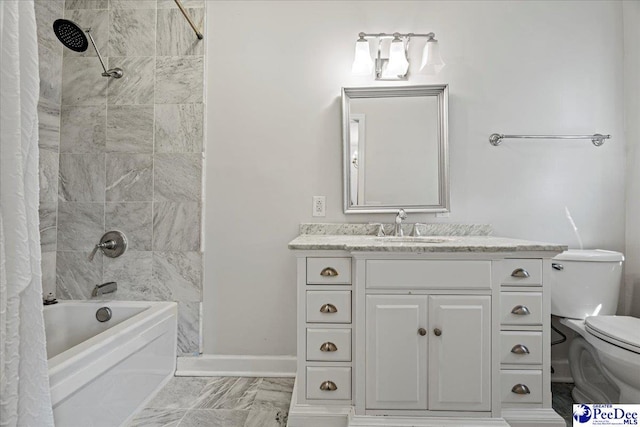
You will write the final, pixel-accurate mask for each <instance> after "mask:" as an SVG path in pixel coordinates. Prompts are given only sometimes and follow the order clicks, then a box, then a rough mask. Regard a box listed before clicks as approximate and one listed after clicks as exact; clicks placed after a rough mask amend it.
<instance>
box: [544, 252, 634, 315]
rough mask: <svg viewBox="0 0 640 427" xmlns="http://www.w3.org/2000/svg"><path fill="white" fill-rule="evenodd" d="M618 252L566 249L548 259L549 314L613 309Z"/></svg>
mask: <svg viewBox="0 0 640 427" xmlns="http://www.w3.org/2000/svg"><path fill="white" fill-rule="evenodd" d="M623 261H624V255H622V254H621V253H620V252H613V251H605V250H601V249H593V250H578V249H570V250H568V251H564V252H563V253H561V254H559V255H558V256H556V257H555V258H553V260H552V267H553V268H552V269H551V278H552V280H551V314H553V315H555V316H561V317H570V318H573V319H584V318H585V317H587V316H597V315H610V314H615V313H616V308H617V307H618V295H619V293H620V284H621V279H622V262H623Z"/></svg>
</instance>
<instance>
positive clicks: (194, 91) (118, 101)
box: [37, 0, 205, 355]
mask: <svg viewBox="0 0 640 427" xmlns="http://www.w3.org/2000/svg"><path fill="white" fill-rule="evenodd" d="M37 1H38V2H40V3H42V5H41V9H42V13H41V15H42V20H41V21H42V22H41V21H39V22H38V25H39V31H40V30H41V31H42V33H43V34H46V35H47V37H48V38H47V39H46V43H44V42H43V43H42V45H43V49H48V50H53V49H55V52H57V53H58V56H59V61H58V62H59V64H58V65H57V68H56V67H53V66H48V67H49V68H50V70H51V74H55V77H56V78H57V83H58V86H57V90H56V88H55V87H49V86H45V87H44V89H43V91H44V92H45V93H46V96H47V97H53V96H57V104H56V105H57V109H54V108H53V107H51V106H49V105H48V104H47V105H45V106H43V108H42V111H43V114H44V113H48V114H47V116H46V117H45V120H42V119H41V123H42V125H41V127H44V128H45V129H44V132H43V131H42V130H41V135H42V133H46V134H47V135H49V134H50V135H51V140H49V139H47V140H46V141H44V142H42V143H44V144H45V147H47V149H49V151H51V154H46V152H45V156H44V157H42V158H41V162H42V164H43V166H42V168H41V181H42V187H43V189H44V191H43V192H42V193H41V199H42V198H44V201H46V202H47V203H48V204H47V203H42V204H41V229H42V235H43V239H42V246H43V250H44V249H45V248H46V250H48V251H50V252H51V254H52V257H53V260H47V261H46V265H47V266H48V268H49V269H50V270H51V269H52V268H53V269H54V271H53V272H49V274H50V277H51V280H52V281H53V282H54V283H55V292H56V295H57V297H58V298H62V299H89V298H90V297H91V296H90V295H91V290H92V289H93V287H94V286H95V285H96V284H98V283H103V282H107V281H116V282H118V291H117V292H115V293H114V294H109V295H106V296H104V298H105V299H119V300H167V301H177V302H178V310H179V325H178V331H179V332H178V352H179V354H183V355H193V354H197V353H198V352H199V342H200V306H201V301H202V257H201V252H200V247H201V244H200V243H201V242H200V235H201V215H200V212H201V205H202V191H201V183H202V150H203V132H202V129H203V120H204V117H203V86H204V82H203V79H204V45H203V43H204V42H203V41H199V40H198V39H197V38H196V36H195V34H194V33H193V31H192V30H191V28H190V27H189V25H188V23H187V21H186V20H185V19H184V17H183V16H182V15H181V14H180V12H179V10H178V9H177V7H176V5H175V3H174V2H173V0H171V1H165V0H66V1H64V0H60V1H55V0H54V1H51V0H37ZM50 3H56V4H57V8H54V7H53V5H51V4H50ZM45 4H46V5H47V6H46V7H45ZM183 4H184V5H185V7H186V8H187V10H188V12H189V13H190V14H191V16H192V17H193V19H194V21H195V22H196V25H198V26H200V27H201V28H203V26H204V16H205V15H204V0H189V1H183ZM63 16H64V17H65V18H66V19H70V20H72V21H74V22H76V23H77V24H79V25H80V26H81V27H83V28H88V27H91V29H92V34H93V36H94V38H95V40H96V44H97V45H98V48H99V49H100V53H101V54H102V56H103V58H104V61H105V63H106V66H107V67H108V68H113V67H120V68H122V69H123V70H124V77H122V78H121V79H113V78H105V77H102V76H101V72H102V69H101V66H100V62H99V61H98V59H97V58H96V54H95V51H94V50H93V49H92V48H91V47H90V48H89V50H87V51H86V52H84V53H80V54H78V53H75V52H72V51H70V50H68V49H66V48H62V46H61V45H60V43H59V42H58V41H57V39H55V36H54V35H53V33H52V31H50V28H51V23H52V22H53V20H55V19H56V18H59V17H63ZM49 33H50V34H49ZM49 36H50V37H49ZM51 37H53V39H51ZM48 50H47V51H44V50H43V52H46V53H48ZM63 50H64V52H63ZM50 62H51V60H50ZM49 111H51V113H50V114H49ZM56 114H57V116H56ZM56 119H57V121H56ZM54 136H55V140H54ZM41 140H42V136H41ZM42 143H41V144H42ZM54 149H55V150H54ZM43 152H44V150H43ZM112 229H117V230H121V231H123V232H124V233H125V235H126V236H127V238H128V241H129V247H128V250H127V251H126V252H125V254H124V255H122V256H121V257H119V258H116V259H111V258H107V257H104V256H101V255H98V256H96V257H95V258H94V260H93V261H89V260H88V259H87V255H88V254H89V252H90V251H91V249H92V248H93V246H94V245H95V244H96V243H98V241H99V239H100V237H101V236H102V234H103V233H104V232H106V231H109V230H112ZM45 237H46V238H45ZM43 265H45V261H43ZM52 266H53V267H52Z"/></svg>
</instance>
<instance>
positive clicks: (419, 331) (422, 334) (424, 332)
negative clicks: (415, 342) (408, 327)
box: [418, 328, 427, 337]
mask: <svg viewBox="0 0 640 427" xmlns="http://www.w3.org/2000/svg"><path fill="white" fill-rule="evenodd" d="M418 335H420V336H421V337H423V336H425V335H427V330H426V329H425V328H419V329H418Z"/></svg>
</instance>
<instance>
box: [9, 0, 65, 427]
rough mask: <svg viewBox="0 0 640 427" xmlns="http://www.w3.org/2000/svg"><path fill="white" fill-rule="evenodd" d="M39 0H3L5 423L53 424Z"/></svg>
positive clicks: (40, 426)
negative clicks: (41, 214) (45, 313)
mask: <svg viewBox="0 0 640 427" xmlns="http://www.w3.org/2000/svg"><path fill="white" fill-rule="evenodd" d="M39 85H40V81H39V74H38V43H37V35H36V20H35V12H34V4H33V0H2V1H0V425H2V426H20V427H22V426H38V427H47V426H53V411H52V409H51V396H50V392H49V377H48V373H47V354H46V348H45V335H44V320H43V318H42V273H41V269H40V236H39V231H38V227H39V220H38V198H39V189H38V117H37V106H38V96H39Z"/></svg>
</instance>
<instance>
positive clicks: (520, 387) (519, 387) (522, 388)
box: [511, 384, 531, 394]
mask: <svg viewBox="0 0 640 427" xmlns="http://www.w3.org/2000/svg"><path fill="white" fill-rule="evenodd" d="M511 392H512V393H515V394H531V390H529V387H527V386H526V385H525V384H516V385H514V386H513V388H512V389H511Z"/></svg>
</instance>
